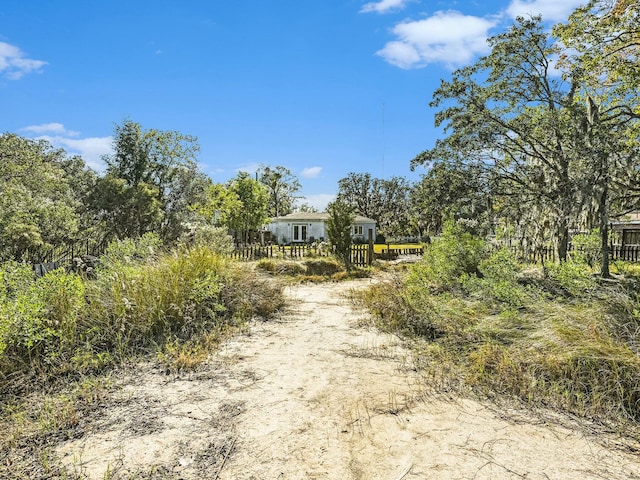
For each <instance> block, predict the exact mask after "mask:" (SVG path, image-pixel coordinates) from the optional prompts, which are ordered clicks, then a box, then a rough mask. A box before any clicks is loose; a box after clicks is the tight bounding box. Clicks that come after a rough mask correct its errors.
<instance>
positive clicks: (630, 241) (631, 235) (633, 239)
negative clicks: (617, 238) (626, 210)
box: [622, 229, 640, 245]
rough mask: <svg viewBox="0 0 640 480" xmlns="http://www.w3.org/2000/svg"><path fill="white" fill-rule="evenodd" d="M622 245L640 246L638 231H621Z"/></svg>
mask: <svg viewBox="0 0 640 480" xmlns="http://www.w3.org/2000/svg"><path fill="white" fill-rule="evenodd" d="M622 243H624V244H625V245H638V244H640V230H628V229H625V230H623V231H622Z"/></svg>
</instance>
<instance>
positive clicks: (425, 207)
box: [409, 162, 491, 235]
mask: <svg viewBox="0 0 640 480" xmlns="http://www.w3.org/2000/svg"><path fill="white" fill-rule="evenodd" d="M410 198H411V200H410V202H409V204H410V206H411V207H410V208H411V218H412V221H413V223H414V226H415V227H417V228H418V231H419V233H420V235H422V234H424V233H427V234H430V235H434V234H438V233H440V232H441V231H442V227H443V225H444V223H445V221H447V220H449V219H454V220H457V219H467V220H473V221H476V222H478V223H479V224H483V226H484V229H488V228H489V225H488V224H489V222H490V220H491V219H490V218H489V217H488V213H489V212H488V210H489V205H490V199H489V189H488V179H487V177H486V172H485V170H484V168H483V166H482V165H476V164H460V163H449V162H436V163H434V164H433V165H432V167H431V168H430V169H429V171H428V172H427V173H426V174H425V175H423V176H422V179H421V181H419V182H417V183H416V184H415V185H414V186H413V188H412V189H411V193H410Z"/></svg>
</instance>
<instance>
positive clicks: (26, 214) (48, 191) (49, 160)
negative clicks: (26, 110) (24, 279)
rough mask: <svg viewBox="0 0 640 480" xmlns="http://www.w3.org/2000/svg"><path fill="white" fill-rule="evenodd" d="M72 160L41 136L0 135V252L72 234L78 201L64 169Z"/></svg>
mask: <svg viewBox="0 0 640 480" xmlns="http://www.w3.org/2000/svg"><path fill="white" fill-rule="evenodd" d="M71 161H72V160H71V159H70V158H69V157H68V156H67V155H66V153H65V152H64V151H63V150H57V149H54V148H53V147H52V146H51V145H50V144H49V143H47V142H46V141H44V140H31V139H27V138H23V137H20V136H18V135H14V134H10V133H5V134H2V135H0V250H1V251H2V252H0V256H1V257H4V258H20V257H21V256H22V255H23V254H24V253H25V252H26V251H28V250H31V251H33V250H39V249H47V248H50V247H52V246H53V245H56V244H58V243H61V242H67V241H73V240H75V239H76V236H77V234H78V229H79V218H80V206H81V204H80V201H79V199H78V198H77V197H76V194H75V193H76V192H75V191H74V189H73V188H72V187H71V182H72V181H73V179H71V178H69V177H68V175H67V172H66V170H65V166H66V164H67V162H71ZM74 161H75V160H74ZM78 162H79V161H78ZM78 168H79V169H80V170H82V168H83V164H82V165H80V163H78Z"/></svg>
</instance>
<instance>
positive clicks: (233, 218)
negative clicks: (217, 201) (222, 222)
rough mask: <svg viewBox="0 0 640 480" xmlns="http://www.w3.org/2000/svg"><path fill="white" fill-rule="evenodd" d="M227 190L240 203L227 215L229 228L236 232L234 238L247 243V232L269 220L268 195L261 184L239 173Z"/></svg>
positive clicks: (244, 173) (243, 173)
mask: <svg viewBox="0 0 640 480" xmlns="http://www.w3.org/2000/svg"><path fill="white" fill-rule="evenodd" d="M228 188H229V190H230V191H231V192H233V193H234V194H235V195H236V196H237V198H238V200H239V202H240V208H238V209H236V210H235V211H233V212H231V213H230V215H229V227H230V228H231V229H233V230H234V231H235V232H236V238H238V237H239V238H241V239H242V240H243V241H244V242H248V241H249V232H250V231H251V230H255V229H257V228H260V226H262V225H263V224H264V223H265V222H266V221H267V220H268V218H269V217H268V215H267V205H268V202H269V193H268V192H267V188H266V187H265V186H264V185H263V184H262V183H261V182H259V181H257V180H254V179H253V178H251V176H250V175H249V174H248V173H246V172H239V173H238V175H237V176H236V177H235V178H234V179H232V180H231V181H230V182H229V185H228Z"/></svg>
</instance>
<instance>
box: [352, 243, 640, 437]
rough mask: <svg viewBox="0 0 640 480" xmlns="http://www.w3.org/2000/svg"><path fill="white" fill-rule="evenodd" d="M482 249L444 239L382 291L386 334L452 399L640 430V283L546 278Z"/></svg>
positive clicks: (377, 300)
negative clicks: (402, 343)
mask: <svg viewBox="0 0 640 480" xmlns="http://www.w3.org/2000/svg"><path fill="white" fill-rule="evenodd" d="M478 242H479V241H477V239H476V240H474V241H470V239H469V238H463V239H462V241H458V238H457V236H456V235H446V234H445V235H444V236H443V238H441V239H440V240H436V241H435V242H434V244H433V245H432V246H431V247H429V249H428V251H427V252H425V258H424V260H423V261H422V262H421V263H418V264H416V265H414V266H413V267H412V268H411V269H410V271H409V273H408V274H407V275H406V276H404V277H402V278H397V279H395V280H394V281H391V282H387V283H382V284H378V285H374V286H373V287H372V288H371V289H370V290H369V291H368V292H366V293H365V294H364V295H363V297H362V301H363V302H364V303H365V304H366V305H367V306H368V307H369V309H370V311H371V313H372V317H373V318H374V321H375V322H376V324H377V325H378V326H379V327H381V328H383V329H386V330H391V331H395V332H399V333H401V334H403V335H406V336H408V337H411V338H414V339H418V340H419V341H418V342H417V344H416V345H417V347H416V349H417V350H416V352H417V353H416V357H417V363H418V365H419V366H420V369H421V371H422V372H423V374H424V375H425V378H427V379H429V381H430V382H432V383H433V384H434V385H436V386H439V387H441V388H456V389H460V390H463V391H466V392H475V393H476V394H479V395H482V396H488V397H492V398H502V399H507V398H510V399H518V400H519V401H521V402H525V403H528V404H531V405H542V406H545V407H553V408H557V409H560V410H563V411H566V412H570V413H572V414H576V415H580V416H583V417H587V418H590V419H597V420H600V421H603V422H609V423H610V424H611V425H613V426H615V427H617V428H628V427H633V428H636V427H638V426H639V424H640V357H639V356H638V353H639V352H640V350H639V346H640V342H639V339H640V296H639V294H638V283H637V281H636V280H635V279H633V278H631V279H630V278H622V277H621V278H618V279H617V281H614V282H606V283H605V282H599V281H598V280H597V278H596V277H595V276H594V275H593V271H592V270H591V267H589V265H588V263H586V262H584V263H578V262H567V263H564V264H560V265H551V266H548V267H549V268H548V274H547V275H546V277H545V276H544V275H543V271H542V269H540V268H534V269H532V268H531V267H527V269H526V270H523V267H522V266H521V265H519V264H518V263H517V262H516V261H515V259H514V258H513V257H511V255H510V254H509V253H508V252H506V251H499V252H495V251H494V252H492V251H491V250H490V249H487V248H484V247H482V245H481V242H480V243H478ZM454 243H455V245H453V244H454ZM461 251H462V255H460V252H461ZM478 252H481V253H480V254H479V253H478Z"/></svg>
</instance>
